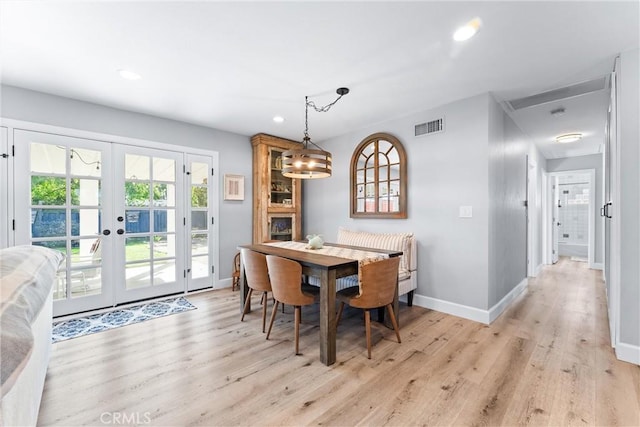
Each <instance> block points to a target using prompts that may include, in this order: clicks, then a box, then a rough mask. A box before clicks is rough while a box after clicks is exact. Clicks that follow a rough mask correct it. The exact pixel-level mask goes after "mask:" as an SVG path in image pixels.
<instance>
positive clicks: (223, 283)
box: [213, 277, 233, 289]
mask: <svg viewBox="0 0 640 427" xmlns="http://www.w3.org/2000/svg"><path fill="white" fill-rule="evenodd" d="M232 284H233V282H232V279H231V277H229V278H227V279H221V280H218V283H216V284H215V285H213V289H224V288H230V287H231V285H232Z"/></svg>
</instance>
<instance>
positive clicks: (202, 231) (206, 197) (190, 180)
mask: <svg viewBox="0 0 640 427" xmlns="http://www.w3.org/2000/svg"><path fill="white" fill-rule="evenodd" d="M185 169H186V179H187V186H186V187H187V188H188V191H186V192H185V194H186V198H187V200H186V202H185V207H186V209H187V210H188V211H189V212H188V213H187V215H186V228H187V231H186V233H185V235H186V238H187V240H188V241H187V263H188V265H187V271H186V277H187V289H188V290H189V291H194V290H197V289H204V288H207V287H210V286H211V280H210V277H211V275H212V274H214V267H213V266H214V262H213V250H212V249H213V244H212V243H213V240H214V238H215V235H214V233H213V225H214V217H213V215H211V204H212V201H213V200H216V199H217V194H216V192H215V191H214V190H215V189H216V188H217V187H216V186H214V185H213V165H212V159H211V157H209V156H196V155H193V154H188V155H187V158H186V168H185Z"/></svg>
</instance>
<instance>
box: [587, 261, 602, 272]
mask: <svg viewBox="0 0 640 427" xmlns="http://www.w3.org/2000/svg"><path fill="white" fill-rule="evenodd" d="M589 268H591V269H593V270H604V265H603V264H602V263H601V262H594V263H592V264H590V265H589Z"/></svg>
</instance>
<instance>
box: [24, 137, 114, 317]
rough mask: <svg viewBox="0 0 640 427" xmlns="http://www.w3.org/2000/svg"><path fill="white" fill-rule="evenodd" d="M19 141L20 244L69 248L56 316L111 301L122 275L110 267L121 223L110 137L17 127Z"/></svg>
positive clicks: (56, 297) (56, 298)
mask: <svg viewBox="0 0 640 427" xmlns="http://www.w3.org/2000/svg"><path fill="white" fill-rule="evenodd" d="M14 144H15V147H16V162H18V161H19V163H17V167H16V179H15V183H16V191H15V200H16V202H15V211H16V215H15V217H16V226H15V230H16V244H31V245H36V246H45V247H48V248H51V249H54V250H57V251H60V252H62V253H63V254H64V255H65V260H64V261H63V265H62V266H61V268H60V270H59V271H58V274H57V278H56V282H55V284H54V288H53V300H54V303H53V313H54V316H59V315H63V314H68V313H75V312H81V311H86V310H91V309H94V308H99V307H106V306H109V305H111V304H112V301H113V287H112V286H109V284H110V283H114V281H115V280H116V279H117V277H116V275H115V273H116V272H115V271H114V269H113V268H105V267H110V263H111V260H112V258H113V251H112V246H111V244H110V242H109V241H106V242H105V241H104V238H105V237H107V236H106V235H107V234H108V232H107V230H110V229H111V228H113V223H112V215H111V212H112V210H113V208H112V205H111V202H112V200H113V187H112V185H111V179H110V177H109V174H110V172H109V171H110V170H111V168H112V162H111V149H110V148H111V147H110V144H106V143H103V142H97V141H91V140H86V139H80V138H72V137H68V136H60V135H52V134H48V133H40V132H30V131H22V130H15V131H14ZM18 186H19V187H18ZM103 234H104V235H103Z"/></svg>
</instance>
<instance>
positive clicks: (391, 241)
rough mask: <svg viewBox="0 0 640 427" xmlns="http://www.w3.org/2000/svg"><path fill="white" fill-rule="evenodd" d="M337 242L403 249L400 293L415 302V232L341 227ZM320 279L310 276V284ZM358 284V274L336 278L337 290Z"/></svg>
mask: <svg viewBox="0 0 640 427" xmlns="http://www.w3.org/2000/svg"><path fill="white" fill-rule="evenodd" d="M336 243H338V244H341V245H350V246H361V247H365V248H375V249H386V250H392V251H402V256H401V257H400V266H399V267H398V295H399V296H401V295H405V294H406V295H407V304H408V305H410V306H411V305H412V304H413V292H414V291H415V289H416V288H417V287H418V268H417V264H418V263H417V244H416V239H415V238H414V236H413V233H369V232H365V231H353V230H348V229H346V228H343V227H340V228H339V229H338V237H337V239H336ZM318 283H319V282H318V280H317V278H314V277H309V284H311V285H315V286H318ZM351 286H358V276H357V275H356V276H349V277H342V278H340V279H337V280H336V291H340V290H342V289H346V288H349V287H351Z"/></svg>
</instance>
